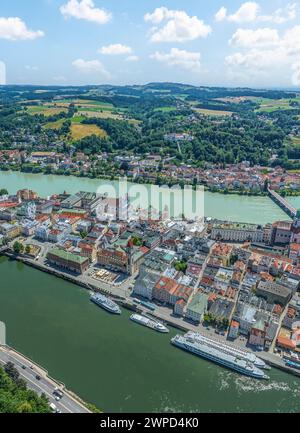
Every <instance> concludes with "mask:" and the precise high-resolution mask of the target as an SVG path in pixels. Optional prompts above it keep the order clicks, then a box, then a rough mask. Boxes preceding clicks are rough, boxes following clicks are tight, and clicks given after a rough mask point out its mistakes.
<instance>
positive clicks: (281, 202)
mask: <svg viewBox="0 0 300 433" xmlns="http://www.w3.org/2000/svg"><path fill="white" fill-rule="evenodd" d="M268 195H269V197H270V198H271V200H273V201H274V203H276V204H277V205H278V206H279V207H280V208H281V209H282V210H283V211H284V212H285V213H286V214H287V215H288V216H289V217H291V218H295V216H296V214H297V209H296V208H294V207H293V206H292V205H291V204H290V203H288V202H287V201H286V200H285V199H284V198H283V197H281V195H279V194H278V193H277V192H276V191H274V190H273V189H270V188H268Z"/></svg>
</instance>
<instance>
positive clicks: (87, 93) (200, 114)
mask: <svg viewBox="0 0 300 433" xmlns="http://www.w3.org/2000/svg"><path fill="white" fill-rule="evenodd" d="M0 104H1V106H0V150H1V149H13V148H18V149H20V150H26V151H29V152H31V151H33V150H49V149H51V150H54V151H57V152H62V153H67V154H69V152H70V149H74V150H80V151H82V152H84V153H85V154H86V155H87V156H89V157H94V156H95V155H97V154H102V153H104V152H105V153H108V154H110V155H112V156H114V155H118V154H120V153H122V154H123V155H140V156H141V157H144V156H145V155H147V154H149V153H150V154H160V155H161V156H162V157H164V158H172V161H173V163H174V164H177V165H179V164H182V163H188V164H191V165H196V166H199V165H203V164H206V163H221V164H226V163H237V162H241V161H243V160H248V161H249V162H250V164H258V163H259V164H261V165H276V164H277V165H278V164H279V165H282V166H283V167H285V168H297V169H298V168H300V159H299V158H300V150H299V148H300V93H297V92H292V91H291V92H289V91H285V90H267V89H265V90H264V89H250V88H226V87H203V86H200V87H196V86H191V85H186V84H180V83H149V84H146V85H143V86H141V85H136V86H109V85H105V86H104V85H103V86H101V85H100V86H82V87H68V86H67V87H55V86H49V87H40V86H4V87H3V86H2V87H0ZM172 137H173V138H172ZM180 137H181V138H180ZM27 168H28V167H27ZM27 168H26V169H27ZM29 168H30V167H29Z"/></svg>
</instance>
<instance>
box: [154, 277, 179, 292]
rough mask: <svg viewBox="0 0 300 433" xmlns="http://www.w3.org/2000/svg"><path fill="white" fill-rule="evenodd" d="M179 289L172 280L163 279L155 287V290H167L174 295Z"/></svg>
mask: <svg viewBox="0 0 300 433" xmlns="http://www.w3.org/2000/svg"><path fill="white" fill-rule="evenodd" d="M177 287H178V283H177V282H176V281H175V280H172V278H168V277H161V278H160V279H159V280H158V282H157V283H156V285H155V288H156V289H158V290H161V289H162V290H166V291H167V292H169V293H173V292H175V291H176V289H177Z"/></svg>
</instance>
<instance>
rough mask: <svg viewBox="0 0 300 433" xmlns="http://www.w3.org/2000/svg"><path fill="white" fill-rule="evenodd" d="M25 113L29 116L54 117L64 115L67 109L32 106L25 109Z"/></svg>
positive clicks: (52, 106)
mask: <svg viewBox="0 0 300 433" xmlns="http://www.w3.org/2000/svg"><path fill="white" fill-rule="evenodd" d="M27 111H28V113H29V114H30V115H35V114H43V115H44V116H47V117H48V116H54V115H56V114H59V113H62V112H63V113H66V112H67V111H68V108H67V107H63V106H58V107H57V106H55V105H52V104H49V105H32V106H28V107H27Z"/></svg>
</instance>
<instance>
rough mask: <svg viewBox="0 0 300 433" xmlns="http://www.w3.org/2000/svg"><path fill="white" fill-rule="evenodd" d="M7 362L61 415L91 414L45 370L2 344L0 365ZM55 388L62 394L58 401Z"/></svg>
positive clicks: (75, 396) (77, 398) (80, 401)
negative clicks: (44, 396) (43, 395)
mask: <svg viewBox="0 0 300 433" xmlns="http://www.w3.org/2000/svg"><path fill="white" fill-rule="evenodd" d="M7 362H12V363H13V364H14V367H15V368H16V369H17V370H18V372H19V374H20V377H21V378H22V379H24V380H25V381H26V383H27V385H28V388H30V389H32V390H34V391H36V392H37V393H38V394H39V395H41V394H45V395H46V397H47V398H48V400H49V403H53V404H54V405H55V406H56V407H57V409H58V410H60V411H61V412H62V413H91V411H90V410H89V409H88V408H87V407H86V405H85V403H84V402H83V401H82V400H81V399H80V397H78V396H77V395H76V394H74V393H73V392H72V391H69V390H68V389H67V388H66V386H65V385H64V384H63V383H61V382H59V381H57V380H56V379H53V378H52V377H50V376H49V374H48V371H47V370H45V369H44V368H43V367H41V366H39V365H38V364H37V363H34V362H33V361H32V360H31V359H29V358H28V357H26V356H25V355H23V354H21V353H19V352H18V351H16V350H15V349H13V348H12V347H9V346H8V345H6V344H2V345H0V365H1V364H2V365H5V364H6V363H7ZM37 377H39V379H38V378H37ZM55 388H58V389H59V390H60V391H62V392H63V397H62V398H61V399H60V400H59V401H57V400H55V397H54V394H53V392H54V390H55Z"/></svg>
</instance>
